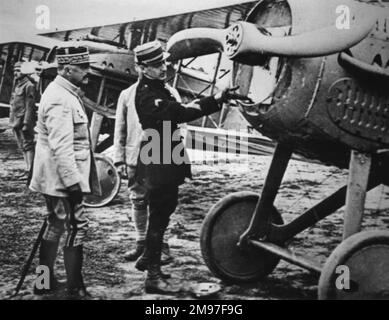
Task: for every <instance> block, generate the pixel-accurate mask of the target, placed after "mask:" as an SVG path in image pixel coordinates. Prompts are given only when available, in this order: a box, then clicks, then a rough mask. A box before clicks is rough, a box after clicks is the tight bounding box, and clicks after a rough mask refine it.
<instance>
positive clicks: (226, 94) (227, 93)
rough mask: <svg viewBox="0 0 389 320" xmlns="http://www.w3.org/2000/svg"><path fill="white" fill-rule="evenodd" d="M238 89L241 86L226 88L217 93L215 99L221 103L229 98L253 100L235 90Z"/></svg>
mask: <svg viewBox="0 0 389 320" xmlns="http://www.w3.org/2000/svg"><path fill="white" fill-rule="evenodd" d="M238 89H239V86H236V87H233V88H226V89H224V90H223V91H220V92H218V93H217V94H216V95H215V100H217V101H219V102H221V103H224V102H227V101H229V100H242V101H247V102H252V101H251V99H250V98H249V97H247V96H244V95H241V94H238V93H235V92H234V91H236V90H238Z"/></svg>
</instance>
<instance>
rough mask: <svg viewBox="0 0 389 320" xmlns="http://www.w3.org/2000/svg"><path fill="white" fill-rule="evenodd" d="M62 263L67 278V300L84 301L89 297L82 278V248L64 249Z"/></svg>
mask: <svg viewBox="0 0 389 320" xmlns="http://www.w3.org/2000/svg"><path fill="white" fill-rule="evenodd" d="M64 262H65V270H66V276H67V288H68V290H67V294H68V299H75V300H78V299H85V298H88V297H90V294H89V293H88V291H86V288H85V284H84V279H83V277H82V273H81V270H82V263H83V246H82V245H80V246H77V247H65V248H64Z"/></svg>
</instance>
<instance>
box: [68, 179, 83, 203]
mask: <svg viewBox="0 0 389 320" xmlns="http://www.w3.org/2000/svg"><path fill="white" fill-rule="evenodd" d="M68 193H69V198H70V201H71V202H72V203H74V204H79V203H81V202H82V199H83V197H84V194H83V193H82V191H81V187H80V185H79V184H78V183H76V184H74V185H72V186H70V187H69V188H68Z"/></svg>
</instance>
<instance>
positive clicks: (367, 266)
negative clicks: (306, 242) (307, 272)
mask: <svg viewBox="0 0 389 320" xmlns="http://www.w3.org/2000/svg"><path fill="white" fill-rule="evenodd" d="M388 270H389V231H384V230H382V231H381V230H373V231H364V232H359V233H356V234H354V235H352V236H351V237H349V238H347V239H346V240H345V241H343V242H342V243H341V244H340V245H339V246H338V247H337V248H336V249H335V250H334V252H333V253H332V254H331V255H330V257H329V258H328V260H327V262H326V264H325V266H324V268H323V271H322V273H321V276H320V280H319V292H318V295H319V299H321V300H324V299H333V300H335V299H336V300H346V299H350V300H360V299H389V272H388Z"/></svg>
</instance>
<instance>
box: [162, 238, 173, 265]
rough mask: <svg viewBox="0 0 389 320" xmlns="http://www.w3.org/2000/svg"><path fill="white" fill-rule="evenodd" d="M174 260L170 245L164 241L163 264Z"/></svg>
mask: <svg viewBox="0 0 389 320" xmlns="http://www.w3.org/2000/svg"><path fill="white" fill-rule="evenodd" d="M172 261H173V257H172V255H171V254H170V248H169V245H168V244H167V243H166V242H164V243H163V244H162V254H161V265H163V266H164V265H167V264H169V263H171V262H172Z"/></svg>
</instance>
